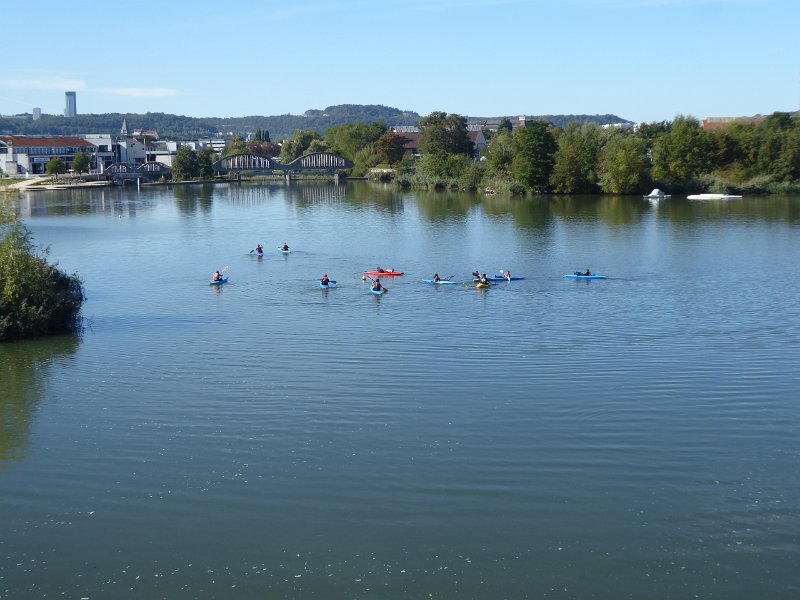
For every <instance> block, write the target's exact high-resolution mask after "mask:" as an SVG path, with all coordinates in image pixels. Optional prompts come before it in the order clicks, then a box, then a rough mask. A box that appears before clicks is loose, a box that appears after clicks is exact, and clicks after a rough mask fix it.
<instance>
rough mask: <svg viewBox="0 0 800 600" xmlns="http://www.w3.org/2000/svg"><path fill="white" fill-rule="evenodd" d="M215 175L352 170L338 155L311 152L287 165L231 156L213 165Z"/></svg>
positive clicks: (268, 159)
mask: <svg viewBox="0 0 800 600" xmlns="http://www.w3.org/2000/svg"><path fill="white" fill-rule="evenodd" d="M213 168H214V172H215V173H228V172H231V171H281V172H283V173H296V172H302V171H336V170H338V169H352V168H353V163H352V162H350V161H349V160H347V159H346V158H344V157H342V156H339V155H338V154H332V153H331V152H312V153H310V154H305V155H303V156H301V157H300V158H297V159H295V160H293V161H292V162H290V163H289V164H286V165H285V164H283V163H279V162H278V161H276V160H275V159H274V158H269V157H268V156H260V155H258V154H232V155H230V156H226V157H225V158H220V159H219V160H218V161H217V162H215V163H214V165H213Z"/></svg>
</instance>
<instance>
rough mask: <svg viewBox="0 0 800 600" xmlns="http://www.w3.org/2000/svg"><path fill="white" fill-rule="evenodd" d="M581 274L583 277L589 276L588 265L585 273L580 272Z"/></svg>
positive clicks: (590, 274) (590, 273)
mask: <svg viewBox="0 0 800 600" xmlns="http://www.w3.org/2000/svg"><path fill="white" fill-rule="evenodd" d="M581 275H582V276H584V277H591V276H592V272H591V271H590V270H589V267H586V273H581Z"/></svg>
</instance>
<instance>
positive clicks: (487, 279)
mask: <svg viewBox="0 0 800 600" xmlns="http://www.w3.org/2000/svg"><path fill="white" fill-rule="evenodd" d="M480 281H481V283H485V284H486V285H489V278H488V277H486V273H484V274H483V275H481V280H480Z"/></svg>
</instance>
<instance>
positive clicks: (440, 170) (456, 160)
mask: <svg viewBox="0 0 800 600" xmlns="http://www.w3.org/2000/svg"><path fill="white" fill-rule="evenodd" d="M473 162H474V161H473V160H472V159H471V158H470V157H469V156H465V155H464V154H447V153H446V152H441V151H438V152H426V153H425V154H423V155H422V157H421V158H420V159H419V161H418V162H417V172H418V173H419V174H420V175H422V176H423V177H424V178H426V179H428V180H429V181H433V180H441V179H453V180H455V179H459V178H460V177H461V176H462V175H463V174H464V173H465V172H466V170H467V169H468V168H469V166H470V165H471V164H472V163H473Z"/></svg>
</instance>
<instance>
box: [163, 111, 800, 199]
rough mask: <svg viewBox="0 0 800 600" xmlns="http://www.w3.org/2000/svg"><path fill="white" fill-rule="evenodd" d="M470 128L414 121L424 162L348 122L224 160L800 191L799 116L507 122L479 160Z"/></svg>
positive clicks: (571, 187)
mask: <svg viewBox="0 0 800 600" xmlns="http://www.w3.org/2000/svg"><path fill="white" fill-rule="evenodd" d="M467 122H468V121H467V118H466V117H464V116H461V115H456V114H445V113H444V112H433V113H431V114H430V115H428V116H426V117H423V118H422V119H420V122H419V128H420V133H419V139H418V142H417V146H418V147H417V150H418V151H419V153H420V156H414V155H412V154H411V153H410V152H409V150H408V148H407V142H409V139H408V138H407V137H405V136H404V135H403V133H402V132H395V131H393V130H392V129H390V128H389V127H388V126H387V125H386V123H385V122H382V121H375V122H373V123H366V124H363V123H345V124H342V125H338V126H335V127H331V128H329V129H327V130H326V131H325V132H324V134H323V133H320V132H318V131H316V130H312V129H299V130H296V131H295V132H294V133H293V135H292V136H291V137H289V138H287V139H284V140H283V143H282V144H280V145H279V144H275V143H273V142H272V141H271V140H270V133H269V131H266V130H262V129H257V131H256V134H255V135H254V136H253V139H251V140H249V141H245V140H242V139H234V141H233V143H232V144H231V145H230V146H229V147H227V148H226V150H225V152H224V155H231V154H239V153H253V154H259V155H263V156H269V157H278V156H279V157H280V160H281V162H283V163H284V164H288V163H290V162H292V161H293V160H295V159H296V158H298V157H300V156H302V155H304V154H308V153H310V152H332V153H335V154H339V155H341V156H343V157H345V158H347V159H349V160H350V161H352V162H353V164H354V165H355V166H354V168H353V170H352V171H351V173H350V175H352V176H363V175H366V174H367V173H369V172H370V170H371V169H373V168H375V167H382V169H379V171H380V172H381V176H382V177H388V178H391V179H394V180H395V182H396V183H397V184H398V185H401V186H404V187H427V188H437V189H461V190H475V189H485V188H489V189H491V190H494V191H505V192H509V193H514V194H528V193H531V194H541V193H556V194H597V193H605V194H635V193H642V192H645V191H648V190H649V189H652V188H651V186H656V187H660V188H663V189H665V190H668V191H670V192H682V191H688V190H692V191H703V190H706V191H713V192H747V193H759V192H778V191H790V190H796V189H798V186H800V117H798V115H797V114H792V113H784V112H776V113H773V114H772V115H769V116H767V117H765V118H764V119H763V121H761V122H759V123H744V122H732V123H731V124H729V125H727V126H725V127H722V128H718V129H711V130H706V129H704V128H703V127H702V125H701V124H700V122H699V121H698V120H697V119H695V118H694V117H690V116H683V115H679V116H677V117H676V118H675V119H674V120H673V121H669V122H668V121H662V122H657V123H650V124H643V125H640V126H639V127H638V128H636V129H634V128H613V127H612V128H603V127H601V126H600V125H598V124H596V123H593V122H583V123H580V122H578V121H573V122H571V123H569V124H567V125H566V126H565V127H563V128H559V127H555V126H554V125H553V124H552V123H550V122H548V121H546V120H537V121H533V122H530V121H529V122H527V126H525V127H520V128H516V129H515V128H512V126H511V122H510V121H509V120H507V119H506V120H504V121H503V122H501V123H500V126H499V127H498V129H497V130H496V131H488V130H487V131H484V133H485V135H486V137H487V139H488V145H487V147H486V148H485V149H484V151H483V152H482V155H481V156H480V157H478V156H476V155H475V148H474V145H473V143H472V141H471V140H470V138H469V130H468V127H467ZM203 152H204V151H201V153H200V154H203ZM205 152H206V153H205V154H203V158H202V159H201V158H200V155H197V154H195V155H194V157H192V155H191V154H192V153H191V151H190V150H188V149H184V150H182V151H181V153H180V155H179V156H176V160H175V161H174V163H173V171H174V172H175V169H176V168H177V171H176V178H191V177H203V176H211V173H210V164H211V163H212V162H213V160H215V157H214V156H213V154H209V153H210V151H205ZM184 158H186V163H185V164H188V165H189V167H188V170H187V169H185V168H184V166H183V165H184ZM201 165H204V166H203V167H202V169H201ZM201 171H202V174H201ZM182 175H188V177H182Z"/></svg>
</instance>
